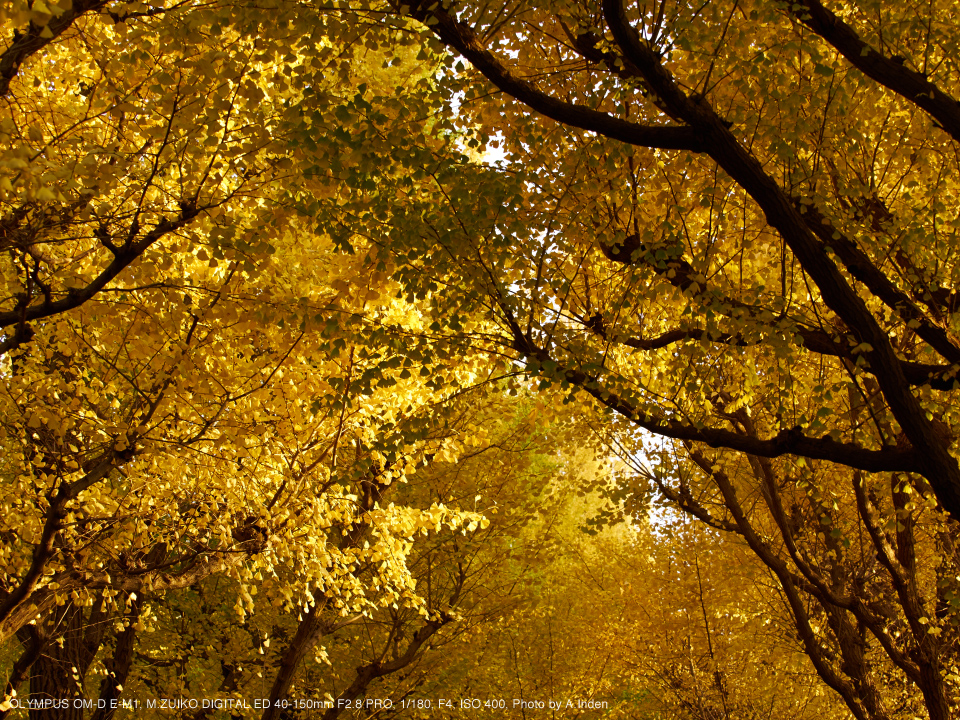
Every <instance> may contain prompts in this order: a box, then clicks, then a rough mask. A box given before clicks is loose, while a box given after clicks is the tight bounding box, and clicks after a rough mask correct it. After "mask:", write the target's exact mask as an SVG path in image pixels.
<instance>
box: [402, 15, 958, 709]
mask: <svg viewBox="0 0 960 720" xmlns="http://www.w3.org/2000/svg"><path fill="white" fill-rule="evenodd" d="M396 7H397V10H398V12H402V13H404V14H406V15H407V16H408V17H410V18H413V19H415V20H417V21H419V22H421V23H422V24H423V26H424V27H425V28H426V29H427V30H428V31H429V32H430V34H431V35H432V36H433V38H432V42H433V43H435V44H439V45H441V46H444V47H446V48H448V49H449V51H450V52H451V54H452V55H459V56H461V57H462V58H463V59H465V60H466V61H468V62H469V63H470V65H471V67H472V70H469V71H468V70H464V71H462V72H461V73H460V74H459V75H458V76H457V77H456V82H458V83H459V84H458V85H457V86H456V87H457V88H458V89H459V90H460V91H461V92H462V93H463V96H462V97H460V96H458V102H459V103H460V110H459V112H460V114H461V117H462V118H463V120H462V122H464V123H465V124H466V123H473V125H474V127H476V128H478V129H479V131H480V132H481V133H482V134H483V136H484V137H485V138H486V140H488V141H491V142H499V143H502V144H503V146H504V147H505V157H504V159H503V160H502V161H497V162H491V163H490V164H489V165H488V167H486V168H485V169H484V168H477V167H475V166H474V167H470V168H466V167H465V168H464V170H463V171H462V172H461V176H462V175H464V174H466V175H469V176H470V181H469V183H467V184H463V183H462V182H461V180H460V178H458V177H457V175H455V174H454V173H451V174H450V175H449V176H447V177H445V178H443V182H444V183H445V184H443V187H444V203H445V204H446V207H447V212H448V214H449V218H450V219H449V220H446V221H444V220H441V221H440V226H439V228H437V227H431V228H430V229H429V230H426V231H423V232H421V233H420V234H419V237H416V238H414V239H411V238H410V237H409V236H403V237H399V238H395V239H393V242H394V244H395V246H396V247H397V248H398V255H400V256H402V254H403V253H405V252H406V251H407V249H408V248H409V247H410V246H411V245H412V246H414V247H416V248H417V252H419V253H421V255H423V259H422V260H421V261H420V262H419V264H417V263H412V264H411V265H412V266H413V267H412V268H411V270H410V271H409V273H408V276H407V277H408V278H409V280H408V282H410V283H411V284H412V285H413V286H414V287H419V286H418V285H417V283H418V282H421V281H418V280H417V276H416V270H417V269H418V268H420V269H421V270H422V269H426V268H429V276H430V277H431V278H432V277H435V276H437V275H438V274H439V275H442V276H443V277H448V278H451V277H458V278H460V282H459V283H453V282H451V284H450V287H451V290H450V291H449V295H453V296H455V299H453V300H450V302H451V303H452V304H453V306H454V307H456V308H458V309H459V308H463V307H467V308H469V309H470V310H471V311H474V312H485V313H486V316H487V317H490V318H492V319H495V320H496V321H497V322H498V324H499V326H500V328H501V333H500V337H499V338H498V339H495V338H491V337H490V336H489V335H486V336H483V337H479V336H475V337H474V340H475V342H477V343H478V344H485V345H486V346H487V347H491V346H493V345H495V344H496V343H497V341H499V343H500V347H501V348H509V349H510V350H512V351H513V352H514V353H515V354H516V355H515V356H516V357H517V358H518V359H519V360H520V361H521V362H523V363H524V365H525V369H526V370H527V371H528V372H530V373H532V374H534V375H536V376H538V377H539V378H540V379H541V384H542V385H548V384H556V385H558V386H559V387H561V388H570V389H575V390H577V391H579V392H582V393H586V394H587V395H589V396H591V397H592V398H593V400H594V401H595V402H596V403H598V404H599V405H600V406H602V407H605V408H606V409H607V410H608V411H609V412H610V413H611V414H609V415H607V416H606V418H605V419H604V420H598V423H600V425H601V426H605V427H601V428H600V432H602V433H603V434H604V435H605V437H607V438H608V441H609V442H610V443H611V445H614V446H616V445H619V446H620V447H622V448H623V449H624V453H625V454H626V459H627V460H631V459H636V457H637V456H638V454H640V453H643V452H647V453H649V454H650V455H651V456H652V457H654V458H656V464H658V465H659V467H658V468H657V469H650V468H648V469H644V468H642V467H638V473H639V474H640V475H641V480H642V482H648V481H649V482H651V483H654V484H655V485H657V487H658V491H659V492H660V493H661V494H662V495H663V496H665V497H667V498H669V499H670V500H671V502H672V503H673V504H674V506H675V507H679V508H681V509H683V510H684V511H687V512H690V513H692V514H695V515H697V516H698V517H699V518H700V519H701V520H703V521H704V522H706V523H708V524H712V525H714V526H716V527H720V528H722V529H725V530H729V531H731V532H736V533H739V534H741V535H743V537H744V538H745V539H747V541H748V542H749V543H750V545H751V547H752V548H753V549H754V551H755V552H756V553H757V554H758V556H759V557H761V558H762V559H763V560H764V562H765V563H766V564H767V565H768V566H769V567H771V569H774V570H775V572H776V574H777V577H778V582H780V584H781V588H782V590H783V591H784V592H785V593H787V595H788V596H789V595H791V594H792V593H795V594H794V597H793V599H792V600H791V606H792V612H793V617H794V622H795V624H796V627H797V632H798V634H799V636H800V637H801V639H802V640H803V642H804V644H805V646H806V648H807V652H808V654H809V655H810V657H811V659H812V660H813V661H814V664H815V666H816V667H817V670H818V672H819V674H820V676H821V678H822V679H823V680H824V682H826V683H827V684H828V685H830V686H831V687H833V688H834V689H835V690H836V691H837V692H838V693H840V695H841V696H842V697H843V698H844V700H845V702H846V703H847V705H848V707H849V708H850V711H851V712H852V713H853V714H854V715H855V716H856V717H887V716H888V715H889V713H891V712H893V710H892V708H894V707H897V702H896V701H895V700H894V699H892V698H891V697H889V696H887V697H885V696H884V693H885V692H887V691H889V690H890V689H891V688H892V687H893V686H891V685H887V686H885V687H883V685H884V683H883V682H880V681H879V680H878V677H879V676H883V675H884V674H885V673H887V670H886V669H882V670H881V669H878V668H880V666H881V665H883V666H884V667H886V664H887V663H891V664H892V665H891V666H890V667H894V668H896V670H893V671H892V672H894V673H895V674H900V673H902V675H900V677H904V678H906V679H907V681H908V682H909V683H912V684H913V685H914V686H915V687H916V688H917V689H918V691H919V693H920V694H921V695H922V697H923V705H924V709H925V711H926V712H927V713H928V714H929V716H930V717H931V718H947V717H949V716H950V714H951V712H953V708H954V707H955V705H956V703H957V691H956V688H955V686H954V674H953V673H952V671H951V670H950V668H951V667H952V666H953V665H954V664H955V641H954V639H953V633H954V632H955V628H956V625H957V600H956V598H957V594H956V588H955V580H953V579H951V578H954V577H955V576H956V575H955V568H956V562H957V561H956V555H955V550H954V538H955V537H956V522H957V520H958V519H960V468H958V464H957V460H956V457H955V455H956V447H955V441H956V437H957V429H958V428H957V416H956V409H957V405H956V397H957V392H956V388H957V385H956V380H955V375H956V373H957V371H958V370H960V365H958V364H957V363H958V361H960V352H958V350H960V345H958V340H957V334H956V332H957V331H956V315H955V311H956V310H957V305H956V303H955V302H954V298H955V292H954V289H953V286H954V285H955V266H956V259H957V218H956V214H955V213H954V212H953V208H952V204H951V201H950V200H949V198H952V197H953V196H954V195H955V193H956V183H957V180H958V167H957V162H956V147H957V146H956V143H957V141H958V139H960V124H958V118H960V114H958V107H960V106H958V103H957V101H956V99H957V97H958V96H960V93H958V82H960V77H958V70H957V67H956V64H955V61H954V59H953V54H952V53H951V51H949V50H948V49H947V48H952V47H954V46H955V44H956V41H957V33H958V28H957V27H956V24H955V23H953V21H952V17H953V10H952V8H951V7H949V6H948V5H947V4H944V5H938V4H934V5H931V6H930V7H929V8H928V9H925V10H924V11H923V13H919V12H918V11H917V10H916V9H915V8H914V7H912V6H909V5H899V6H889V7H883V8H878V7H877V6H876V5H872V4H868V3H856V2H853V3H845V4H843V5H841V4H839V3H836V4H834V5H830V4H823V3H820V2H798V3H759V2H758V3H746V4H744V3H742V2H736V3H732V4H724V3H709V2H708V3H705V4H701V5H697V6H691V5H686V4H683V3H670V2H648V3H639V4H637V5H636V6H630V7H627V6H626V5H625V4H624V3H622V2H620V1H619V0H606V1H605V2H602V3H596V4H587V5H581V6H576V7H574V6H571V5H569V4H566V3H557V4H548V3H540V4H537V5H536V6H530V5H520V4H510V3H506V4H504V3H498V4H488V3H461V4H455V5H446V4H443V3H440V4H427V3H421V4H411V5H409V6H408V5H406V4H404V5H403V6H402V7H401V6H400V5H399V4H397V5H396ZM455 62H456V60H455V59H453V58H451V60H450V63H451V65H453V64H454V63H455ZM452 82H453V81H452ZM438 182H439V181H438ZM477 187H481V188H482V190H481V191H480V192H479V193H478V192H477V191H476V188H477ZM489 198H493V201H492V202H488V199H489ZM458 226H459V227H458ZM415 234H416V229H415V228H413V227H410V229H409V235H411V236H413V235H415ZM444 302H445V298H442V297H438V298H437V300H436V312H437V316H438V317H440V316H444V317H445V316H446V315H448V314H449V312H450V311H449V310H448V309H447V307H446V306H445V305H444ZM451 334H455V333H451ZM461 336H462V334H461ZM571 400H573V396H572V395H571V397H570V398H568V401H571ZM650 435H653V436H658V437H660V438H662V439H664V443H665V444H662V445H658V444H656V443H654V444H652V445H651V443H650V442H648V441H645V440H644V438H649V436H650ZM714 448H716V449H720V450H723V451H733V454H730V452H717V451H715V450H713V449H714ZM738 453H739V454H738ZM703 479H708V480H709V484H707V485H704V484H701V483H702V480H703ZM918 523H919V525H918ZM921 525H922V526H924V528H925V529H924V530H923V531H922V533H921V535H922V536H924V537H926V538H939V540H936V541H933V542H931V543H930V544H928V545H927V546H926V547H923V548H921V547H920V546H919V545H917V541H916V537H918V536H915V535H914V534H913V533H914V530H915V529H916V528H917V527H919V526H921ZM854 534H855V535H856V536H857V537H860V538H862V539H863V541H864V544H863V545H861V548H860V549H856V548H855V547H854V546H853V545H852V539H851V538H852V537H853V536H854ZM804 535H806V537H807V538H808V539H807V540H804V539H802V536H804ZM848 543H850V544H848ZM773 548H776V551H775V552H770V551H771V550H772V549H773ZM898 558H899V559H898ZM811 597H812V598H814V600H815V602H816V606H815V607H817V609H816V611H815V612H816V613H817V614H820V613H822V615H819V616H820V617H822V618H823V620H822V621H819V620H817V621H811V619H810V618H809V617H807V616H806V614H807V610H806V608H805V606H804V602H806V601H807V600H808V599H810V598H811ZM938 608H939V609H938ZM911 617H913V618H914V620H913V621H911V620H910V618H911ZM901 624H903V628H906V627H907V626H909V627H910V629H909V631H905V630H904V629H901V628H900V625H901ZM894 639H895V641H893V640H894ZM823 647H826V648H827V650H823ZM874 653H879V656H877V657H879V658H882V659H875V656H874ZM871 668H874V669H876V672H877V673H879V676H874V675H873V674H872V673H873V672H874V670H871Z"/></svg>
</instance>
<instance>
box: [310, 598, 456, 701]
mask: <svg viewBox="0 0 960 720" xmlns="http://www.w3.org/2000/svg"><path fill="white" fill-rule="evenodd" d="M452 621H453V615H451V614H450V613H443V614H441V615H440V616H439V617H437V618H436V619H432V620H428V621H427V622H426V623H424V625H423V627H421V628H420V629H419V630H417V632H415V633H414V634H413V637H412V638H411V639H410V644H409V645H407V649H406V651H405V652H404V653H403V655H400V656H399V657H397V658H395V659H393V660H390V661H389V662H383V661H379V660H377V661H374V662H372V663H368V664H366V665H361V666H360V667H358V668H357V677H356V678H354V681H353V682H352V683H351V684H350V687H348V688H347V689H346V690H344V691H343V692H342V693H341V694H340V696H339V697H338V698H337V702H336V703H335V704H334V706H333V707H332V708H329V709H328V710H327V711H326V712H325V713H324V714H323V720H336V719H337V718H338V717H340V713H341V711H342V707H340V703H341V702H343V701H353V700H356V699H357V698H358V697H360V696H361V695H363V694H364V693H365V692H366V691H367V688H368V687H369V685H370V683H371V682H373V681H374V680H376V679H377V678H381V677H384V676H386V675H390V674H391V673H395V672H397V671H398V670H403V669H404V668H405V667H407V666H408V665H410V663H412V662H413V661H414V660H416V658H417V656H418V655H419V653H420V649H421V648H422V647H423V645H424V644H425V643H426V642H427V640H429V639H430V638H431V637H433V635H434V633H436V632H437V630H439V629H440V628H442V627H443V626H444V625H446V624H447V623H449V622H452Z"/></svg>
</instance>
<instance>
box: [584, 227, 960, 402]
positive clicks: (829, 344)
mask: <svg viewBox="0 0 960 720" xmlns="http://www.w3.org/2000/svg"><path fill="white" fill-rule="evenodd" d="M826 227H829V226H826ZM831 232H832V230H831ZM599 247H600V250H601V252H603V254H604V255H606V257H607V258H608V259H610V260H612V261H614V262H619V263H623V264H628V265H629V264H637V263H640V262H643V263H644V264H645V265H647V266H648V267H650V268H652V269H653V270H654V272H656V273H657V274H658V275H659V276H660V277H661V278H663V279H665V280H666V281H667V282H669V283H670V284H671V285H673V286H674V287H676V288H678V289H679V290H680V291H681V292H687V291H689V290H691V288H694V286H696V291H695V292H693V293H692V294H693V295H694V296H696V297H705V298H709V299H710V300H711V301H712V303H713V305H712V307H711V309H712V310H714V311H715V312H717V313H720V314H722V315H727V316H730V317H733V318H735V319H738V320H739V319H741V318H740V317H737V316H736V315H734V314H731V312H730V311H731V309H733V310H740V311H743V313H745V314H746V315H747V316H748V317H751V318H752V319H754V320H756V321H757V322H760V323H763V324H766V323H765V321H764V320H762V319H761V316H762V315H763V314H769V311H766V310H765V309H764V308H760V307H757V306H755V305H749V304H747V303H745V302H741V301H740V300H736V299H734V298H731V297H727V296H725V295H722V294H719V293H718V292H716V291H708V289H707V287H706V285H705V283H704V282H703V281H702V280H698V279H697V276H696V271H695V270H694V268H693V266H692V265H690V263H689V262H687V261H686V260H684V259H683V258H682V257H676V258H672V259H670V260H666V261H658V260H657V259H656V258H655V256H654V255H653V254H652V253H650V252H649V251H648V249H647V248H646V246H645V245H644V244H643V242H642V241H641V240H640V237H639V236H638V235H629V236H628V237H626V238H624V240H623V242H622V243H621V244H619V245H617V246H615V247H613V246H609V245H605V244H603V243H602V242H601V243H600V245H599ZM857 252H860V251H859V249H857ZM861 254H862V253H861ZM864 259H866V256H864ZM881 275H882V273H881ZM883 280H884V281H886V282H888V283H889V280H887V278H886V277H885V276H884V277H883ZM894 291H895V292H899V291H898V290H896V289H895V288H894ZM907 301H908V302H909V298H907ZM917 312H918V313H919V312H920V311H919V308H918V309H917ZM911 317H913V315H911ZM920 317H922V318H923V320H924V321H926V318H925V317H923V316H922V313H920ZM584 324H585V325H587V327H589V328H590V329H591V330H593V331H594V332H596V333H597V334H598V335H601V336H602V337H604V338H607V334H606V331H605V329H604V324H603V318H602V317H601V316H599V315H595V316H594V317H593V318H590V320H588V321H587V322H586V323H584ZM927 327H928V329H931V330H932V331H935V332H934V333H933V335H934V336H936V333H939V334H940V335H939V336H936V337H941V336H942V340H943V341H944V343H945V345H944V347H945V349H947V350H949V348H954V346H953V345H952V344H951V343H950V341H949V339H948V338H947V337H946V334H945V333H944V332H943V330H941V329H940V328H937V327H936V326H934V325H930V324H929V323H927ZM771 330H773V329H771ZM795 334H796V335H797V336H798V337H799V338H800V339H801V340H802V341H803V347H805V348H806V349H807V350H810V351H811V352H815V353H818V354H820V355H831V356H833V357H838V358H844V359H847V360H850V361H851V362H853V361H855V360H856V358H855V357H854V356H853V355H852V354H851V352H850V345H849V344H845V343H843V342H842V341H840V340H838V339H836V338H833V337H831V336H830V335H829V334H827V333H825V332H823V331H822V330H814V329H811V328H802V327H798V328H796V330H795ZM918 334H919V331H918ZM928 334H929V333H928ZM607 339H609V338H607ZM683 340H709V341H710V342H716V343H721V344H724V345H734V346H740V347H742V346H745V345H748V344H750V343H748V342H747V341H746V340H744V339H743V337H742V336H741V335H739V334H734V335H731V334H729V333H719V334H711V333H709V332H707V331H705V330H700V329H690V330H671V331H669V332H666V333H664V334H662V335H660V336H658V337H656V338H651V339H649V340H645V339H641V338H625V339H614V341H615V342H618V343H620V344H622V345H626V346H628V347H632V348H636V349H638V350H657V349H660V348H662V347H666V346H668V345H671V344H673V343H675V342H680V341H683ZM941 344H943V343H941ZM954 349H955V350H956V348H954ZM957 352H958V353H960V350H958V351H957ZM957 362H960V354H958V356H957ZM900 365H901V368H902V370H903V373H904V376H905V377H906V379H907V382H909V383H910V384H911V385H929V386H930V387H932V388H934V389H936V390H953V389H954V385H955V384H956V379H955V376H956V371H955V370H954V368H952V367H951V366H950V365H935V364H932V363H919V362H914V361H910V360H901V361H900Z"/></svg>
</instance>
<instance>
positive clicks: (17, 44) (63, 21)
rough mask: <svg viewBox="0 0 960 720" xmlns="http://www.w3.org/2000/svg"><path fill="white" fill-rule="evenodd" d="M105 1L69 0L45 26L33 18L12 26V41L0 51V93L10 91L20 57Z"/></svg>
mask: <svg viewBox="0 0 960 720" xmlns="http://www.w3.org/2000/svg"><path fill="white" fill-rule="evenodd" d="M106 4H107V0H73V5H72V7H71V8H70V9H69V10H65V11H64V12H63V13H61V14H60V15H59V16H57V17H54V18H51V19H50V22H48V23H47V24H46V26H42V25H37V24H35V23H33V22H31V23H30V25H29V26H28V27H27V30H26V32H20V31H18V30H14V32H13V42H11V43H10V47H8V48H7V49H6V50H5V51H4V53H3V55H0V95H6V94H7V93H8V92H10V82H11V81H12V80H13V78H15V77H16V76H17V73H18V72H19V71H20V66H21V65H22V64H23V61H24V60H26V59H27V58H28V57H30V56H31V55H33V54H34V53H35V52H37V51H38V50H42V49H43V48H44V47H45V46H46V45H48V44H49V43H51V42H53V40H54V39H56V38H57V37H59V36H60V35H61V34H62V33H63V32H64V31H65V30H67V29H68V28H69V27H70V26H71V25H73V23H74V21H75V20H76V19H77V18H78V17H80V16H81V15H83V14H85V13H88V12H91V11H95V10H99V9H100V8H102V7H103V6H104V5H106ZM44 28H46V29H47V30H49V33H48V35H49V36H48V37H43V32H44Z"/></svg>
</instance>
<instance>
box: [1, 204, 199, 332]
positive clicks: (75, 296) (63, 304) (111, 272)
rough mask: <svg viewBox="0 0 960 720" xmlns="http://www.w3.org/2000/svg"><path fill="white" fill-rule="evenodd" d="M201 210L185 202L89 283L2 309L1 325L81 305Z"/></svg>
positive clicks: (33, 318)
mask: <svg viewBox="0 0 960 720" xmlns="http://www.w3.org/2000/svg"><path fill="white" fill-rule="evenodd" d="M198 214H199V210H198V209H197V207H196V204H195V203H192V202H191V203H183V204H182V205H181V211H180V216H179V217H177V218H176V219H174V220H167V219H164V220H161V221H160V222H159V223H158V224H157V225H156V227H154V228H153V230H151V231H150V232H148V233H147V234H146V235H145V236H144V237H143V238H142V239H141V240H140V241H139V242H136V243H130V244H127V245H125V246H123V247H121V248H118V252H116V253H115V255H114V257H113V259H112V260H111V262H110V264H109V265H107V267H106V268H104V269H103V270H102V271H101V272H100V274H99V275H97V277H96V278H94V279H93V280H92V281H91V282H90V283H89V284H88V285H87V286H86V287H84V288H82V289H80V290H76V289H71V290H70V291H68V292H67V295H66V297H63V298H61V299H59V300H52V301H51V300H46V301H44V302H43V303H41V304H39V305H31V306H30V307H27V308H26V309H25V310H23V311H21V310H12V311H9V312H4V313H0V327H7V326H8V325H12V324H14V323H18V322H30V321H31V320H37V319H40V318H45V317H49V316H51V315H56V314H58V313H62V312H66V311H67V310H72V309H74V308H77V307H80V306H81V305H83V303H85V302H87V300H89V299H90V298H92V297H93V296H94V295H96V294H97V293H98V292H100V291H101V290H102V289H103V288H104V287H106V285H107V283H109V282H110V281H111V280H113V279H114V278H115V277H116V276H117V275H119V274H120V273H121V272H122V271H123V269H124V268H126V267H127V266H128V265H130V263H132V262H133V261H134V260H136V259H137V258H138V257H140V255H142V254H143V252H144V251H145V250H146V249H147V248H149V247H150V246H151V245H153V244H154V243H155V242H157V241H158V240H159V239H160V238H162V237H163V236H164V235H166V234H167V233H170V232H174V231H175V230H179V229H180V228H182V227H184V226H185V225H186V224H187V223H189V222H190V221H191V220H193V218H195V217H196V216H197V215H198Z"/></svg>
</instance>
